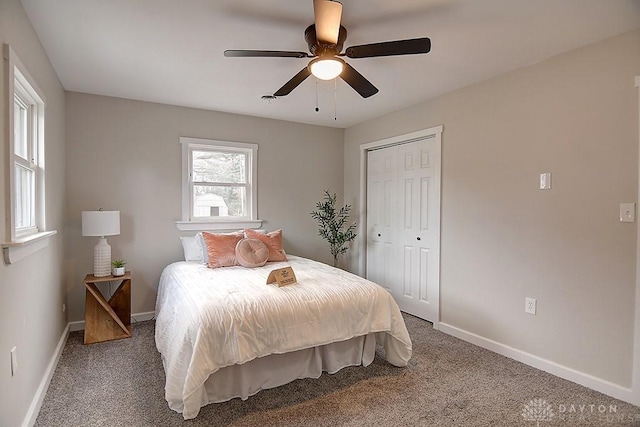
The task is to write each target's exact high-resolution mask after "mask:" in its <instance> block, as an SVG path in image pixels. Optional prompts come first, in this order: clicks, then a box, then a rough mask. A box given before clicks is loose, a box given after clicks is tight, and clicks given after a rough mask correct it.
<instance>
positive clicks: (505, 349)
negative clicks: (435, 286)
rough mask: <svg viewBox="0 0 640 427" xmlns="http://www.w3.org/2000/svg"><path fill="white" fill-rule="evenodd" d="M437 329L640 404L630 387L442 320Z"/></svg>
mask: <svg viewBox="0 0 640 427" xmlns="http://www.w3.org/2000/svg"><path fill="white" fill-rule="evenodd" d="M439 330H440V331H442V332H444V333H446V334H448V335H451V336H454V337H456V338H460V339H461V340H464V341H467V342H470V343H472V344H475V345H477V346H479V347H482V348H485V349H487V350H491V351H493V352H494V353H498V354H501V355H503V356H506V357H508V358H510V359H514V360H517V361H518V362H522V363H524V364H525V365H529V366H532V367H534V368H537V369H540V370H542V371H545V372H548V373H550V374H552V375H555V376H557V377H560V378H564V379H565V380H569V381H571V382H574V383H577V384H580V385H583V386H585V387H588V388H590V389H593V390H595V391H599V392H600V393H603V394H606V395H608V396H611V397H615V398H616V399H620V400H623V401H625V402H628V403H631V404H633V405H638V404H640V402H636V401H635V400H636V399H635V396H634V393H633V390H632V389H630V388H626V387H622V386H620V385H617V384H614V383H612V382H609V381H607V380H603V379H601V378H598V377H594V376H593V375H589V374H585V373H584V372H580V371H576V370H575V369H572V368H569V367H566V366H563V365H560V364H558V363H555V362H552V361H550V360H547V359H543V358H542V357H538V356H535V355H533V354H531V353H527V352H524V351H522V350H518V349H515V348H513V347H509V346H508V345H505V344H502V343H499V342H497V341H493V340H491V339H488V338H484V337H482V336H480V335H476V334H474V333H472V332H468V331H465V330H463V329H460V328H457V327H455V326H451V325H449V324H447V323H444V322H440V325H439Z"/></svg>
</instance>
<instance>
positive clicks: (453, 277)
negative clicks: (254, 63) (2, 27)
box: [345, 31, 640, 387]
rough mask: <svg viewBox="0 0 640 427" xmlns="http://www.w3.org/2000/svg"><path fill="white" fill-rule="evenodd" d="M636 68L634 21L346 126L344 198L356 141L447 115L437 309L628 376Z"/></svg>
mask: <svg viewBox="0 0 640 427" xmlns="http://www.w3.org/2000/svg"><path fill="white" fill-rule="evenodd" d="M636 75H640V31H635V32H632V33H628V34H625V35H622V36H618V37H615V38H612V39H609V40H606V41H603V42H600V43H598V44H594V45H591V46H588V47H585V48H582V49H578V50H575V51H572V52H569V53H566V54H563V55H560V56H557V57H555V58H552V59H550V60H548V61H545V62H542V63H539V64H536V65H533V66H530V67H527V68H522V69H519V70H516V71H514V72H511V73H508V74H505V75H503V76H500V77H497V78H494V79H491V80H487V81H484V82H481V83H479V84H475V85H473V86H469V87H466V88H463V89H460V90H458V91H455V92H453V93H450V94H447V95H444V96H442V97H441V98H439V99H436V100H433V101H431V102H426V103H423V104H420V105H417V106H415V107H412V108H408V109H405V110H402V111H398V112H395V113H393V114H389V115H387V116H384V117H381V118H378V119H375V120H371V121H368V122H365V123H362V124H359V125H356V126H353V127H351V128H349V129H347V130H346V132H345V144H346V145H345V200H346V201H347V202H350V203H354V204H355V205H359V200H358V198H359V175H358V174H359V145H360V144H362V143H365V142H370V141H375V140H379V139H382V138H386V137H390V136H395V135H400V134H404V133H408V132H412V131H415V130H419V129H424V128H428V127H432V126H437V125H444V132H443V136H442V224H441V225H442V228H441V230H442V243H441V245H442V246H441V248H442V252H441V293H440V296H441V320H442V322H445V323H446V324H449V325H452V326H454V327H457V328H460V329H462V330H465V331H468V332H471V333H474V334H477V335H479V336H481V337H484V338H487V339H491V340H495V341H497V342H499V343H502V344H505V345H508V346H511V347H513V348H515V349H518V350H522V351H525V352H528V353H531V354H533V355H536V356H539V357H542V358H544V359H548V360H550V361H553V362H556V363H558V364H561V365H564V366H567V367H569V368H573V369H575V370H577V371H580V372H583V373H587V374H590V375H593V376H595V377H598V378H601V379H604V380H607V381H611V382H613V383H615V384H619V385H622V386H626V387H629V386H630V385H631V370H632V356H633V355H632V345H633V318H634V297H635V292H634V290H635V263H636V246H635V245H636V224H622V223H620V222H619V221H618V209H619V203H621V202H630V201H636V200H637V195H638V189H637V182H638V178H637V177H638V91H637V89H636V88H635V87H634V76H636ZM425 78H426V77H425ZM543 172H551V173H552V184H553V188H552V189H551V190H550V191H540V190H538V189H537V187H538V177H539V174H540V173H543ZM354 255H355V253H354ZM351 265H352V266H355V265H357V264H356V263H355V260H351ZM525 297H533V298H537V300H538V314H537V315H536V316H531V315H528V314H525V313H524V300H525Z"/></svg>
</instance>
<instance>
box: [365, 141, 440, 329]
mask: <svg viewBox="0 0 640 427" xmlns="http://www.w3.org/2000/svg"><path fill="white" fill-rule="evenodd" d="M367 158H368V164H367V166H368V168H367V226H368V233H369V235H368V236H367V278H369V279H370V280H372V281H374V282H377V283H379V284H381V285H382V286H384V287H386V288H387V289H388V290H389V291H390V292H391V294H392V295H393V296H394V298H395V300H396V302H397V303H398V305H399V306H400V309H401V310H402V311H405V312H407V313H410V314H413V315H415V316H418V317H420V318H423V319H427V320H430V321H437V320H438V319H437V317H438V312H439V310H438V303H439V302H438V301H437V296H438V295H439V292H438V287H439V277H440V272H439V265H440V260H439V257H440V215H439V212H440V181H439V179H440V177H439V173H440V172H439V163H440V151H439V140H438V141H436V139H435V138H431V139H424V140H420V141H415V142H410V143H404V144H399V145H395V146H391V147H387V148H382V149H378V150H374V151H369V152H368V156H367ZM382 165H383V167H381V166H382ZM431 296H434V300H433V301H432V300H431V299H430V298H431Z"/></svg>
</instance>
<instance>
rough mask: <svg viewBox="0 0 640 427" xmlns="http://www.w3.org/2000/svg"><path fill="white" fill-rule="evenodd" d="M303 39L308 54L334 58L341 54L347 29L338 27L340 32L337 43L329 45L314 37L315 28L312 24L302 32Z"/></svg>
mask: <svg viewBox="0 0 640 427" xmlns="http://www.w3.org/2000/svg"><path fill="white" fill-rule="evenodd" d="M304 39H305V40H306V42H307V45H308V46H309V52H311V55H314V56H325V55H332V56H334V55H337V54H339V53H340V52H342V47H343V46H344V41H345V40H346V39H347V29H346V28H344V27H343V26H342V25H340V31H339V32H338V43H336V44H329V43H323V42H321V41H318V37H317V36H316V26H315V25H313V24H312V25H309V26H308V27H307V29H306V30H304Z"/></svg>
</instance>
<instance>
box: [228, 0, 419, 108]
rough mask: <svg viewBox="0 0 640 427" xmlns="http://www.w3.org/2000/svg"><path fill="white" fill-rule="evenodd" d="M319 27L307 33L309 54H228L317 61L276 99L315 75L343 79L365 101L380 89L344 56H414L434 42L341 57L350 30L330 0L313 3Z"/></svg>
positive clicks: (371, 48) (354, 49)
mask: <svg viewBox="0 0 640 427" xmlns="http://www.w3.org/2000/svg"><path fill="white" fill-rule="evenodd" d="M313 11H314V16H315V24H313V25H310V26H309V27H307V29H306V30H305V32H304V38H305V40H306V41H307V44H308V45H309V52H311V55H309V54H308V53H306V52H289V51H281V50H225V51H224V56H227V57H245V58H246V57H267V58H314V59H312V60H311V61H310V62H309V64H308V65H307V66H306V67H304V68H303V69H302V70H300V72H299V73H298V74H296V75H295V76H293V78H292V79H291V80H289V81H288V82H287V83H285V84H284V86H282V87H281V88H280V89H278V90H277V91H276V92H275V93H274V94H273V96H276V97H278V96H286V95H288V94H289V93H291V91H292V90H293V89H295V88H296V87H298V85H300V83H302V82H303V81H304V80H305V79H306V78H307V77H309V76H310V75H312V74H313V75H314V76H316V77H317V78H319V79H322V80H331V79H334V78H336V77H338V76H339V77H340V78H341V79H342V80H344V81H345V82H346V83H347V84H348V85H349V86H351V87H352V88H353V89H354V90H355V91H356V92H358V93H359V94H360V96H362V97H363V98H368V97H370V96H372V95H375V94H376V93H378V88H376V87H375V86H374V85H373V84H372V83H371V82H370V81H369V80H367V79H366V78H365V77H364V76H363V75H362V74H360V73H359V72H357V71H356V70H355V68H353V67H352V66H351V65H349V64H348V63H347V62H345V61H344V60H343V59H342V58H340V57H341V56H346V57H347V58H351V59H358V58H371V57H376V56H393V55H413V54H418V53H428V52H429V51H430V50H431V40H429V38H427V37H422V38H417V39H409V40H395V41H388V42H382V43H371V44H364V45H359V46H351V47H348V48H347V49H346V50H345V51H344V53H341V51H342V47H343V45H344V41H345V40H346V38H347V30H346V29H345V28H344V27H343V26H342V25H340V21H341V18H342V4H341V3H338V2H336V1H330V0H313Z"/></svg>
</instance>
